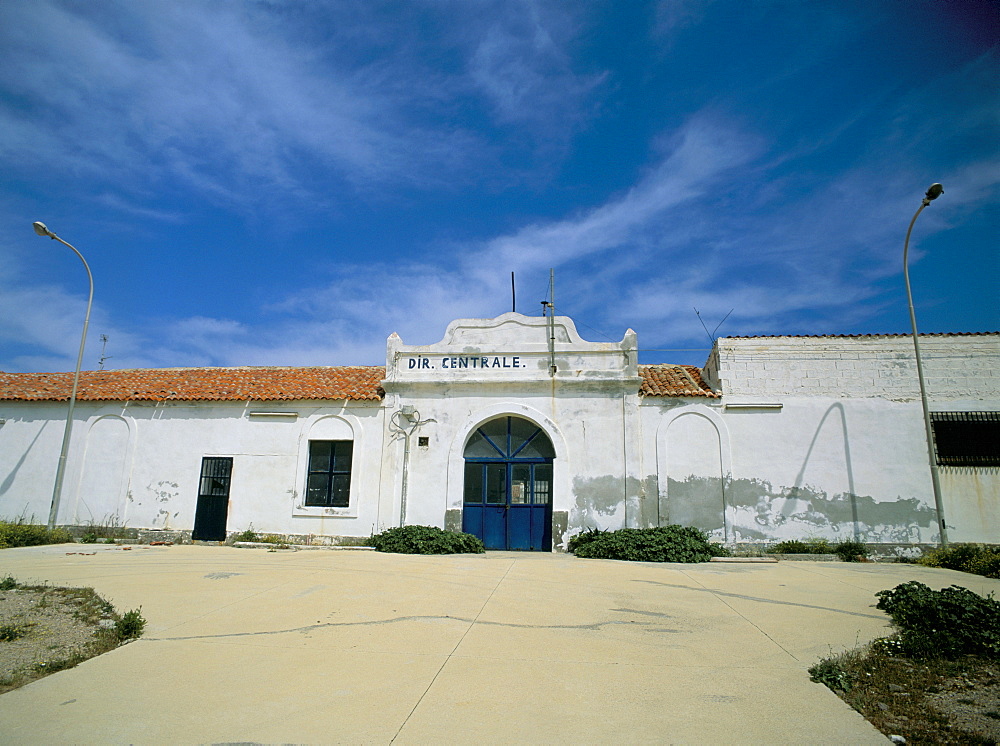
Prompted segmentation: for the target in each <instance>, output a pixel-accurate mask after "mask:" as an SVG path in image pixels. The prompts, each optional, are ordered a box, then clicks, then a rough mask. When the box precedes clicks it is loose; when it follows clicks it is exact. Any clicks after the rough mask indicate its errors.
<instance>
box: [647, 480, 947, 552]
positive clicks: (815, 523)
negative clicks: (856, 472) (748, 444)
mask: <svg viewBox="0 0 1000 746" xmlns="http://www.w3.org/2000/svg"><path fill="white" fill-rule="evenodd" d="M667 482H668V484H667V503H668V508H669V510H668V511H667V517H668V522H670V523H679V524H681V525H688V526H696V527H697V528H700V529H702V530H704V531H708V532H709V533H713V534H714V533H718V532H720V531H721V530H722V529H723V526H724V523H723V510H722V506H723V505H725V511H726V513H725V515H726V517H727V518H728V520H729V521H730V523H731V525H732V528H733V538H734V539H735V540H736V541H748V540H750V541H752V540H774V539H788V538H804V537H810V536H816V537H825V538H830V539H847V538H852V539H853V538H856V539H859V540H861V541H867V542H893V543H897V542H898V543H910V542H914V543H915V542H927V541H936V540H937V533H936V529H937V525H936V521H937V517H936V516H937V514H936V512H935V510H934V509H933V508H931V507H930V506H928V505H926V504H924V503H922V502H921V501H920V500H918V499H917V498H913V497H910V498H903V497H897V498H896V499H895V500H886V501H877V500H875V498H873V497H871V496H870V495H855V494H852V493H849V492H841V493H836V494H833V495H830V494H828V493H827V492H825V491H824V490H821V489H818V488H816V487H811V486H803V487H777V488H775V487H774V486H773V485H772V484H771V483H770V482H768V481H766V480H763V479H754V478H743V479H733V478H727V479H725V480H723V479H720V478H718V477H697V476H693V475H692V476H689V477H687V479H685V480H684V481H678V480H675V479H668V480H667ZM723 501H724V502H723Z"/></svg>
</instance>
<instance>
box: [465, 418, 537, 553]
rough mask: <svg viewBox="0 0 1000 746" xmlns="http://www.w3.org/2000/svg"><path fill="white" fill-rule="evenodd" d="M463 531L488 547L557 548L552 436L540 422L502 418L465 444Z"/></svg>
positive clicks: (477, 433)
mask: <svg viewBox="0 0 1000 746" xmlns="http://www.w3.org/2000/svg"><path fill="white" fill-rule="evenodd" d="M464 456H465V490H464V496H465V497H464V504H463V510H462V530H463V531H465V532H466V533H470V534H473V535H474V536H478V537H479V538H480V539H482V540H483V543H484V544H485V545H486V548H487V549H525V550H535V551H543V552H548V551H551V550H552V460H553V459H554V458H555V450H554V449H553V447H552V441H551V440H549V438H548V436H547V435H546V434H545V433H544V432H542V429H541V428H540V427H538V425H536V424H535V423H534V422H530V421H529V420H525V419H522V418H520V417H509V416H507V417H498V418H496V419H493V420H490V421H489V422H486V423H483V424H482V425H480V426H479V427H478V428H476V431H475V432H474V433H473V434H472V437H471V438H469V442H468V444H467V445H466V446H465V453H464Z"/></svg>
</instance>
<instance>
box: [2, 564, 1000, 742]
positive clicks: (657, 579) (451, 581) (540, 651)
mask: <svg viewBox="0 0 1000 746" xmlns="http://www.w3.org/2000/svg"><path fill="white" fill-rule="evenodd" d="M81 552H84V554H81ZM90 552H93V554H89V553H90ZM8 574H10V575H13V576H14V577H15V578H17V579H18V580H20V581H22V582H27V581H45V582H48V583H51V584H56V585H81V586H91V587H93V588H95V589H96V590H97V591H98V592H99V593H100V594H102V595H103V596H104V597H105V598H107V599H108V600H110V601H112V602H113V603H114V604H115V606H116V607H117V608H118V609H119V610H120V611H125V610H128V609H132V608H136V607H139V606H141V607H142V614H143V616H145V618H146V619H147V620H148V624H147V627H146V632H145V635H144V636H143V637H142V639H140V640H138V641H136V642H133V643H131V644H128V645H125V646H124V647H122V648H119V649H117V650H115V651H113V652H111V653H108V654H106V655H103V656H100V657H98V658H94V659H92V660H90V661H87V662H85V663H83V664H82V665H80V666H78V667H76V668H74V669H71V670H68V671H63V672H60V673H58V674H55V675H53V676H50V677H48V678H46V679H42V680H40V681H37V682H35V683H33V684H30V685H28V686H26V687H23V688H22V689H19V690H15V691H13V692H10V693H8V694H4V695H2V696H0V733H2V734H3V736H2V741H3V742H4V743H32V744H37V743H69V742H72V743H234V742H240V743H365V744H368V743H371V744H389V743H396V744H427V743H514V742H522V743H595V744H600V743H706V742H723V743H763V742H766V743H811V744H817V743H830V744H834V743H836V744H844V743H852V744H863V743H885V742H886V739H884V738H883V737H882V736H881V735H880V734H879V733H878V732H877V731H876V730H875V729H874V728H873V727H872V726H870V725H869V724H868V723H867V722H866V721H865V720H864V719H862V718H861V716H860V715H858V714H857V713H855V712H854V711H853V710H851V709H850V708H848V707H847V706H846V705H845V704H843V703H842V702H841V701H840V700H839V699H838V698H837V697H836V696H835V695H834V694H832V693H831V692H829V691H828V690H827V689H826V688H825V687H823V686H821V685H818V684H813V683H811V682H810V681H809V677H808V674H807V673H806V669H807V668H808V667H809V666H811V665H812V664H813V663H815V662H816V661H817V660H818V659H819V658H820V657H822V656H824V655H827V654H829V653H830V651H834V652H836V651H840V650H843V649H845V648H852V647H854V646H855V645H856V644H859V643H864V642H866V641H868V640H870V639H872V638H874V637H877V636H880V635H882V634H885V633H886V632H887V630H888V628H887V624H886V623H887V617H886V616H885V615H884V614H883V613H882V612H880V611H878V610H877V609H875V608H873V604H874V603H875V600H876V599H875V597H874V593H875V592H876V591H879V590H882V589H884V588H891V587H893V586H894V585H896V584H898V583H900V582H904V581H906V580H911V579H917V580H921V581H922V582H925V583H927V584H928V585H931V586H932V587H942V586H946V585H949V584H951V583H958V584H961V585H964V586H966V587H968V588H971V589H973V590H976V591H978V592H980V593H985V592H988V591H990V590H994V591H996V590H1000V582H998V581H992V580H987V579H985V578H979V577H977V576H969V575H964V574H961V573H955V572H950V571H946V570H934V569H930V568H924V567H918V566H912V565H897V564H859V565H850V564H842V563H832V562H831V563H823V562H817V563H814V562H780V563H776V564H729V563H708V564H700V565H676V564H666V565H658V564H652V563H626V562H614V561H605V560H582V559H577V558H575V557H572V556H567V555H560V554H521V553H506V552H490V553H488V554H486V555H478V556H476V555H457V556H443V557H421V556H403V555H388V554H379V553H375V552H366V551H294V552H293V551H276V552H268V551H267V550H261V549H234V548H229V547H215V546H170V547H149V546H145V547H142V546H137V547H133V548H132V549H130V550H125V549H123V548H120V547H105V546H93V545H91V546H84V545H72V546H67V545H63V546H49V547H32V548H26V549H9V550H4V551H3V552H0V575H8Z"/></svg>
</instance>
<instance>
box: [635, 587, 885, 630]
mask: <svg viewBox="0 0 1000 746" xmlns="http://www.w3.org/2000/svg"><path fill="white" fill-rule="evenodd" d="M632 582H634V583H649V584H651V585H662V586H664V587H665V588H681V589H683V590H687V591H697V592H698V593H711V594H712V595H713V596H726V597H728V598H740V599H743V600H744V601H756V602H757V603H762V604H777V605H778V606H796V607H798V608H800V609H816V610H818V611H829V612H831V613H833V614H846V615H848V616H860V617H864V618H865V619H881V620H882V621H888V620H887V619H886V617H885V616H884V615H882V614H865V613H864V612H861V611H847V610H845V609H832V608H830V607H829V606H814V605H813V604H798V603H794V602H793V601H775V600H774V599H772V598H760V597H758V596H746V595H744V594H742V593H729V592H727V591H718V590H714V589H712V588H692V587H691V586H689V585H678V584H676V583H661V582H660V581H658V580H634V581H632Z"/></svg>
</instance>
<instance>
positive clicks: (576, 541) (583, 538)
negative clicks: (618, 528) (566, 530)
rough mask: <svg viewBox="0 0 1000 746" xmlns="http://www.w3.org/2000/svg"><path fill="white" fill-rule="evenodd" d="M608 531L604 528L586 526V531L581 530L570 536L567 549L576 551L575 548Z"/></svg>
mask: <svg viewBox="0 0 1000 746" xmlns="http://www.w3.org/2000/svg"><path fill="white" fill-rule="evenodd" d="M608 533H610V532H609V531H605V530H604V529H600V528H588V529H587V530H586V531H583V532H581V533H579V534H575V535H574V536H571V537H570V540H569V551H570V552H573V553H576V550H577V549H579V548H580V547H582V546H583V545H584V544H589V543H590V542H592V541H593V540H594V539H598V538H600V537H601V536H604V535H606V534H608Z"/></svg>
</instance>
